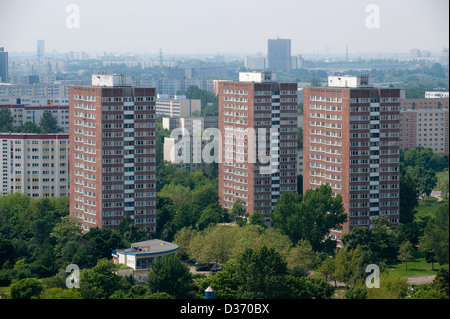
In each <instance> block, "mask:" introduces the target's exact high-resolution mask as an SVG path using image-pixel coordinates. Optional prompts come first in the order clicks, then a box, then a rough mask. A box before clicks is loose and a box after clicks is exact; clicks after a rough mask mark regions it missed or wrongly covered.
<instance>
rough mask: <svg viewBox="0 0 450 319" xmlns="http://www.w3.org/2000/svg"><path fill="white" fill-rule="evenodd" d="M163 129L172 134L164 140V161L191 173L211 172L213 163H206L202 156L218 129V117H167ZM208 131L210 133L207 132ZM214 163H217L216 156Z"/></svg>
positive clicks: (164, 119)
mask: <svg viewBox="0 0 450 319" xmlns="http://www.w3.org/2000/svg"><path fill="white" fill-rule="evenodd" d="M163 127H164V128H165V129H168V130H169V131H170V132H171V136H170V137H165V138H164V160H165V161H168V162H171V163H174V164H176V165H177V166H178V167H184V168H186V169H187V170H189V171H196V170H199V169H201V170H202V171H204V172H205V173H206V172H208V171H209V170H210V168H211V167H210V166H209V164H211V161H205V160H204V159H203V158H202V156H201V154H202V152H203V149H204V147H205V145H207V144H208V143H209V142H210V140H209V137H210V134H209V133H211V134H214V133H215V132H216V131H217V129H218V117H217V116H205V117H195V116H194V117H188V118H183V117H165V118H163ZM205 130H207V131H208V132H206V131H205ZM214 155H215V156H214V159H213V162H214V163H217V155H218V154H214Z"/></svg>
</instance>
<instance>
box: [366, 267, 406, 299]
mask: <svg viewBox="0 0 450 319" xmlns="http://www.w3.org/2000/svg"><path fill="white" fill-rule="evenodd" d="M408 286H409V285H408V282H407V278H406V277H402V276H400V275H399V274H397V273H396V272H392V271H390V272H382V273H381V274H380V288H367V287H366V291H367V299H403V298H405V297H406V295H407V293H408Z"/></svg>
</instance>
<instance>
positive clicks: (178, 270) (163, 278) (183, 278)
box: [147, 255, 193, 299]
mask: <svg viewBox="0 0 450 319" xmlns="http://www.w3.org/2000/svg"><path fill="white" fill-rule="evenodd" d="M147 285H148V289H149V292H150V293H151V294H152V293H157V292H165V293H167V294H169V295H171V296H174V297H175V298H177V299H180V298H189V297H191V296H192V293H193V281H192V275H191V274H190V272H189V268H188V267H187V266H186V265H185V264H183V263H182V262H181V260H180V259H179V257H178V256H177V255H169V256H164V257H161V258H159V259H157V260H156V261H155V262H154V263H153V265H152V268H151V269H150V270H149V274H148V277H147Z"/></svg>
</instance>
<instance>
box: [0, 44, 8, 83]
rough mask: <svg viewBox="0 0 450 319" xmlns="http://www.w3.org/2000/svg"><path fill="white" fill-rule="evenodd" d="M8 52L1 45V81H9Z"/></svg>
mask: <svg viewBox="0 0 450 319" xmlns="http://www.w3.org/2000/svg"><path fill="white" fill-rule="evenodd" d="M8 73H9V72H8V52H7V51H5V48H3V47H0V83H1V82H4V83H6V82H8Z"/></svg>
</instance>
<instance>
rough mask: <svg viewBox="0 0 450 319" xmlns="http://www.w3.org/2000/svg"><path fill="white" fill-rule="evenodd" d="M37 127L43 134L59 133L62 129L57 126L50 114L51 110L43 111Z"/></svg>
mask: <svg viewBox="0 0 450 319" xmlns="http://www.w3.org/2000/svg"><path fill="white" fill-rule="evenodd" d="M39 127H40V129H41V131H42V133H44V134H48V133H60V132H62V131H63V129H62V128H60V127H59V126H58V121H57V120H56V118H55V117H54V116H53V115H52V112H51V111H44V113H43V114H42V117H41V121H40V123H39Z"/></svg>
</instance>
